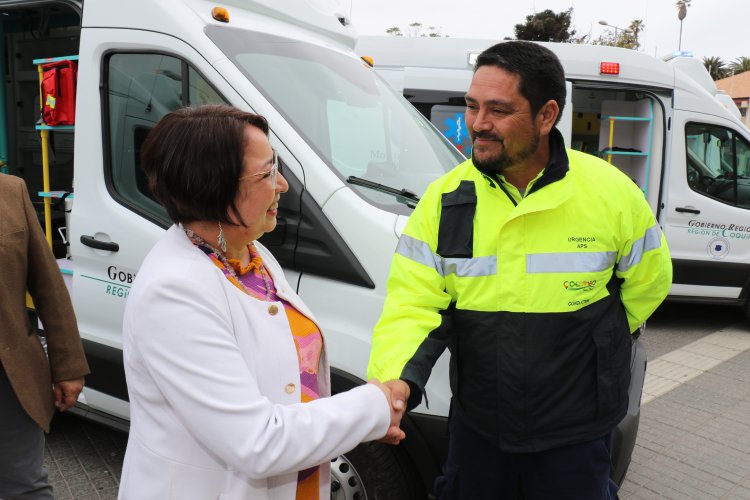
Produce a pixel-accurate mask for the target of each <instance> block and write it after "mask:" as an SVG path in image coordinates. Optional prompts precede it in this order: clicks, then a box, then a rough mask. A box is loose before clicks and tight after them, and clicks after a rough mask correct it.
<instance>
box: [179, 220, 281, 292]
mask: <svg viewBox="0 0 750 500" xmlns="http://www.w3.org/2000/svg"><path fill="white" fill-rule="evenodd" d="M182 230H183V231H185V234H186V235H187V237H188V238H189V239H190V241H191V242H192V243H193V244H194V245H195V246H197V247H198V248H200V249H201V251H203V253H205V254H206V255H208V256H209V257H213V258H214V259H215V262H216V263H217V264H220V265H219V266H218V267H219V268H220V269H221V270H222V271H223V272H224V275H225V276H226V277H227V278H228V279H229V281H231V282H232V284H233V285H234V286H236V287H237V288H239V289H240V290H242V291H243V292H245V293H246V294H247V295H250V296H254V294H253V293H252V292H250V290H248V289H247V287H246V286H245V284H244V283H243V282H242V280H241V279H240V277H239V276H238V275H237V272H236V271H235V269H234V266H233V265H232V264H231V263H230V262H229V260H228V259H227V257H226V255H225V254H224V252H222V251H220V250H219V249H218V248H216V247H214V246H213V245H211V244H210V243H208V242H207V241H206V240H204V239H203V238H201V237H200V236H199V235H198V234H196V233H195V231H193V230H192V229H188V228H186V227H184V226H182ZM247 250H248V252H249V253H250V257H251V261H252V260H254V259H256V258H257V259H258V261H259V262H258V264H257V265H258V271H260V275H261V277H262V278H263V285H264V287H265V291H266V301H267V302H271V295H272V293H273V291H272V290H273V287H272V285H271V279H270V276H269V274H268V271H267V270H266V266H265V265H263V260H262V259H261V258H260V255H258V253H257V252H256V251H255V247H254V245H253V244H252V243H249V244H248V245H247Z"/></svg>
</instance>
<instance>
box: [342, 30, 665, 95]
mask: <svg viewBox="0 0 750 500" xmlns="http://www.w3.org/2000/svg"><path fill="white" fill-rule="evenodd" d="M502 41H503V40H490V39H479V38H450V37H447V38H442V37H395V36H361V37H359V38H358V40H357V46H356V49H355V50H356V52H357V54H359V55H361V56H371V57H372V58H373V60H374V64H375V66H376V67H380V68H388V67H394V68H395V67H423V68H424V67H427V68H435V69H456V70H472V67H473V66H472V64H471V63H470V61H472V62H473V58H471V55H472V54H474V57H476V55H478V54H479V53H480V52H482V51H483V50H484V49H486V48H488V47H490V46H492V45H494V44H496V43H499V42H502ZM539 43H540V44H541V45H543V46H545V47H547V48H549V49H550V50H552V51H553V52H554V53H555V54H556V55H557V57H559V58H560V61H561V62H562V63H563V66H564V67H565V74H566V76H567V78H569V79H576V80H596V81H607V80H611V81H613V82H615V81H616V82H617V83H620V84H637V85H640V86H644V85H645V86H648V87H654V88H668V89H671V88H674V85H675V74H674V70H673V68H672V67H670V65H669V64H668V63H666V62H664V61H662V60H660V59H657V58H655V57H652V56H649V55H647V54H644V53H643V52H638V51H635V50H629V49H622V48H619V47H607V46H602V45H588V44H585V45H581V44H570V43H546V42H539ZM602 62H615V63H619V64H620V74H619V75H617V76H609V75H601V74H600V73H599V67H600V63H602Z"/></svg>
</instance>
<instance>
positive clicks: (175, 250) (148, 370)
mask: <svg viewBox="0 0 750 500" xmlns="http://www.w3.org/2000/svg"><path fill="white" fill-rule="evenodd" d="M256 248H257V249H258V252H259V253H260V254H261V256H262V258H263V262H264V263H265V265H266V267H267V269H268V271H269V272H270V273H271V275H272V276H273V280H274V283H275V285H276V288H277V293H278V295H279V297H283V298H284V299H286V300H288V301H289V302H290V303H292V304H293V305H294V306H295V307H296V308H297V309H298V310H300V311H301V312H302V313H303V314H305V315H306V316H308V317H309V318H311V319H313V316H312V314H310V311H308V309H307V308H306V307H305V305H304V304H303V303H302V301H301V300H300V298H299V297H298V296H297V295H296V294H295V293H294V292H293V291H292V289H291V287H290V286H289V283H287V281H286V279H285V278H284V274H283V271H282V270H281V267H280V266H279V264H278V262H276V260H275V259H274V258H273V257H272V256H271V254H270V253H269V252H268V250H266V249H265V248H264V247H263V246H262V245H260V244H258V243H256ZM272 306H275V308H274V307H272ZM274 311H276V312H274ZM313 320H314V319H313ZM123 355H124V361H125V375H126V377H127V383H128V393H129V395H130V418H131V421H130V435H129V437H128V445H127V450H126V452H125V461H124V464H123V471H122V476H121V482H120V491H119V498H120V499H121V500H149V499H153V500H167V499H179V500H190V499H196V500H204V499H205V500H216V499H222V500H224V499H233V500H234V499H236V500H240V499H243V500H244V499H252V500H266V499H268V500H271V499H273V500H277V499H278V500H294V498H295V492H296V488H297V472H298V471H300V470H304V469H307V468H309V467H312V466H314V465H317V464H323V465H322V467H321V478H320V481H321V493H320V498H321V500H325V499H327V498H329V496H330V493H329V488H330V467H329V465H330V460H331V459H332V458H333V457H336V456H338V455H340V454H342V453H345V452H347V451H349V450H351V449H352V448H354V447H355V446H356V445H357V444H359V443H360V442H362V441H371V440H374V439H378V438H381V437H383V436H384V435H385V433H386V431H387V429H388V426H389V423H390V409H389V404H388V400H387V398H386V397H385V395H384V394H383V392H382V391H381V390H380V389H379V388H377V387H376V386H374V385H371V384H366V385H364V386H362V387H357V388H355V389H353V390H350V391H348V392H345V393H342V394H338V395H336V396H333V397H321V399H318V400H316V401H313V402H310V403H304V404H302V403H300V378H299V363H298V361H297V350H296V349H295V347H294V340H293V338H292V334H291V331H290V328H289V323H288V321H287V318H286V314H284V309H283V306H282V304H281V302H274V303H271V302H263V301H259V300H256V299H254V298H252V297H250V296H248V295H246V294H245V293H244V292H242V291H241V290H239V289H238V288H237V287H235V286H234V285H233V284H232V283H230V282H229V280H227V279H226V278H225V277H224V275H223V273H222V271H221V270H220V269H219V268H218V267H216V265H214V264H213V262H211V261H210V260H209V259H208V258H207V257H206V255H205V254H204V253H203V252H202V251H201V250H200V249H198V248H197V247H196V246H195V245H193V243H192V242H191V241H190V240H189V239H188V238H187V236H186V235H185V234H184V232H183V231H182V229H180V228H179V227H177V226H172V227H171V228H170V229H169V230H168V231H167V233H166V235H165V236H164V237H163V238H162V239H161V241H159V242H158V243H157V244H156V245H155V246H154V248H153V249H152V250H151V252H150V253H149V255H148V256H147V257H146V259H145V260H144V262H143V265H142V266H141V268H140V271H139V272H138V276H137V279H136V280H135V283H134V285H133V288H132V289H131V292H130V295H129V297H128V301H127V304H126V308H125V320H124V326H123ZM319 380H320V392H321V396H330V376H329V367H328V362H327V359H326V355H325V349H324V350H323V354H322V356H321V361H320V376H319Z"/></svg>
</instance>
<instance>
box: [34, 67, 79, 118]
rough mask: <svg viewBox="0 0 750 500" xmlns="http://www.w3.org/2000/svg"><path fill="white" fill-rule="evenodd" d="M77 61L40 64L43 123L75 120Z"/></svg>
mask: <svg viewBox="0 0 750 500" xmlns="http://www.w3.org/2000/svg"><path fill="white" fill-rule="evenodd" d="M77 76H78V63H76V61H70V60H67V59H66V60H63V61H55V62H51V63H46V64H43V65H42V99H44V102H43V103H42V118H43V119H44V124H45V125H73V124H75V121H76V80H77Z"/></svg>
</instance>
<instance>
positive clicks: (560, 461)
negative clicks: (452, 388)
mask: <svg viewBox="0 0 750 500" xmlns="http://www.w3.org/2000/svg"><path fill="white" fill-rule="evenodd" d="M449 432H450V440H449V445H448V458H447V459H446V462H445V465H444V467H443V475H442V476H440V477H438V478H437V480H436V481H435V495H436V497H437V498H438V500H485V499H486V500H499V499H508V500H517V499H523V500H567V499H570V500H616V499H617V498H618V497H617V485H616V484H615V483H614V482H613V481H612V480H610V479H609V473H610V469H611V458H610V442H611V436H610V435H607V436H603V437H601V438H599V439H595V440H594V441H589V442H586V443H580V444H575V445H570V446H564V447H562V448H555V449H552V450H546V451H542V452H535V453H504V452H501V451H500V450H499V449H498V448H497V447H495V446H493V445H492V444H490V443H488V442H487V440H486V439H484V438H483V437H481V436H480V435H478V434H477V433H476V432H474V431H473V430H472V429H470V428H468V427H466V426H465V425H462V424H461V423H459V422H458V421H457V419H456V418H451V421H450V423H449Z"/></svg>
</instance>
